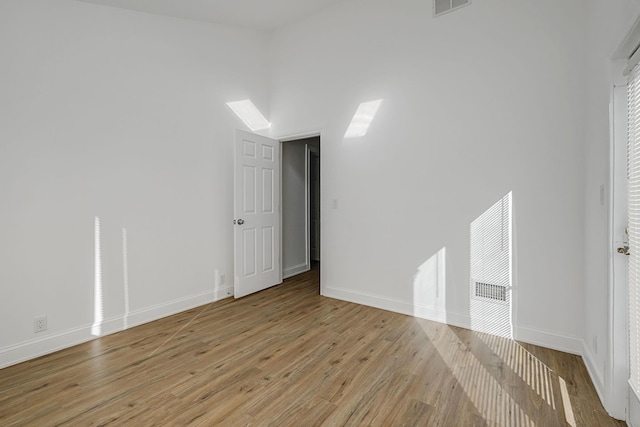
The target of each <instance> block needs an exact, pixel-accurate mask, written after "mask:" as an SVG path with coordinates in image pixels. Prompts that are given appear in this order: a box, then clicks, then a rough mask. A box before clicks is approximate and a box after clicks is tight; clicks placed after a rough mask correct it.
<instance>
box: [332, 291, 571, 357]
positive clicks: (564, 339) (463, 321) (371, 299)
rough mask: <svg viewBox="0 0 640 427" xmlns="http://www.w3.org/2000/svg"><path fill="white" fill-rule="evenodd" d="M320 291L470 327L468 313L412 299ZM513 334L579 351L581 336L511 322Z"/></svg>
mask: <svg viewBox="0 0 640 427" xmlns="http://www.w3.org/2000/svg"><path fill="white" fill-rule="evenodd" d="M322 295H323V296H326V297H329V298H335V299H339V300H343V301H349V302H353V303H356V304H362V305H366V306H369V307H375V308H380V309H382V310H388V311H393V312H396V313H401V314H406V315H408V316H413V317H419V318H422V319H427V320H431V321H434V322H439V323H444V324H447V325H451V326H458V327H461V328H466V329H471V318H470V317H469V315H467V314H463V313H456V312H451V311H445V310H442V309H441V308H437V307H428V306H419V305H416V304H413V303H412V302H408V301H402V300H399V299H393V298H387V297H384V296H381V295H374V294H370V293H365V292H357V291H352V290H350V289H344V288H336V287H328V286H325V287H324V288H323V289H322ZM514 336H515V337H516V339H517V340H518V341H522V342H526V343H529V344H535V345H539V346H542V347H547V348H551V349H553V350H559V351H563V352H566V353H571V354H576V355H582V340H581V339H580V338H576V337H569V336H564V335H560V334H558V333H555V332H547V331H540V330H538V329H534V328H527V327H520V326H516V325H514Z"/></svg>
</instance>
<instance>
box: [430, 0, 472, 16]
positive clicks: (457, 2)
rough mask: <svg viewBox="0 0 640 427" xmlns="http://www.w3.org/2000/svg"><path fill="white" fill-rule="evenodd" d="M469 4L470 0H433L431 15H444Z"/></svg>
mask: <svg viewBox="0 0 640 427" xmlns="http://www.w3.org/2000/svg"><path fill="white" fill-rule="evenodd" d="M470 4H471V0H433V16H440V15H444V14H445V13H449V12H453V11H454V10H457V9H460V8H461V7H465V6H469V5H470Z"/></svg>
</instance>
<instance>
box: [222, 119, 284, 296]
mask: <svg viewBox="0 0 640 427" xmlns="http://www.w3.org/2000/svg"><path fill="white" fill-rule="evenodd" d="M235 144H236V150H235V165H234V167H235V182H234V188H235V191H234V192H235V194H234V199H235V200H234V217H235V221H234V227H235V232H234V242H235V251H234V254H235V255H234V265H235V267H234V270H235V271H234V276H235V277H234V296H235V297H236V298H240V297H243V296H245V295H248V294H251V293H253V292H258V291H261V290H262V289H266V288H268V287H270V286H273V285H276V284H279V283H282V273H281V268H280V143H279V142H278V141H276V140H273V139H270V138H266V137H264V136H260V135H255V134H252V133H249V132H245V131H240V130H239V131H237V133H236V142H235Z"/></svg>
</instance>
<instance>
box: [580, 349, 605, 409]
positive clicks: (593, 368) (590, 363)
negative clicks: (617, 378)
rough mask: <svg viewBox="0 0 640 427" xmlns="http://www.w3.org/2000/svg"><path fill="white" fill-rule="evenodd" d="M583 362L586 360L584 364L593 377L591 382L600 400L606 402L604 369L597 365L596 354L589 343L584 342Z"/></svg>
mask: <svg viewBox="0 0 640 427" xmlns="http://www.w3.org/2000/svg"><path fill="white" fill-rule="evenodd" d="M582 360H584V364H585V366H586V367H587V371H588V372H589V376H590V377H591V382H592V383H593V386H594V387H595V389H596V392H597V393H598V397H599V398H600V402H603V403H604V402H606V399H605V395H604V372H603V368H600V367H599V366H598V363H597V360H598V359H597V358H596V357H595V354H593V352H592V351H591V349H590V348H589V346H588V345H587V343H586V342H585V341H584V340H582Z"/></svg>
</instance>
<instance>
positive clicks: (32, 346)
mask: <svg viewBox="0 0 640 427" xmlns="http://www.w3.org/2000/svg"><path fill="white" fill-rule="evenodd" d="M232 295H233V286H228V287H224V288H220V289H217V290H215V291H207V292H203V293H201V294H197V295H191V296H188V297H184V298H180V299H177V300H173V301H170V302H167V303H164V304H158V305H155V306H151V307H145V308H142V309H139V310H135V311H132V312H131V313H129V314H128V315H126V316H125V314H122V315H120V316H115V317H111V318H109V319H105V320H104V321H103V322H102V325H101V329H102V331H101V334H100V336H106V335H110V334H113V333H116V332H120V331H122V330H124V329H129V328H133V327H136V326H139V325H142V324H144V323H148V322H152V321H154V320H158V319H161V318H163V317H167V316H172V315H174V314H176V313H180V312H182V311H185V310H190V309H192V308H195V307H199V306H201V305H205V304H210V303H212V302H215V301H218V300H221V299H224V298H227V297H229V296H232ZM91 327H92V325H91V324H87V325H82V326H79V327H77V328H72V329H68V330H66V331H63V332H58V333H54V334H49V335H46V336H43V337H42V338H35V339H32V340H28V341H24V342H22V343H19V344H15V345H11V346H7V347H4V348H0V369H2V368H6V367H8V366H11V365H16V364H18V363H22V362H26V361H28V360H31V359H35V358H37V357H40V356H44V355H47V354H50V353H54V352H56V351H59V350H62V349H65V348H69V347H73V346H75V345H78V344H82V343H84V342H87V341H91V340H94V339H96V338H98V337H96V336H94V335H92V334H91Z"/></svg>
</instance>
